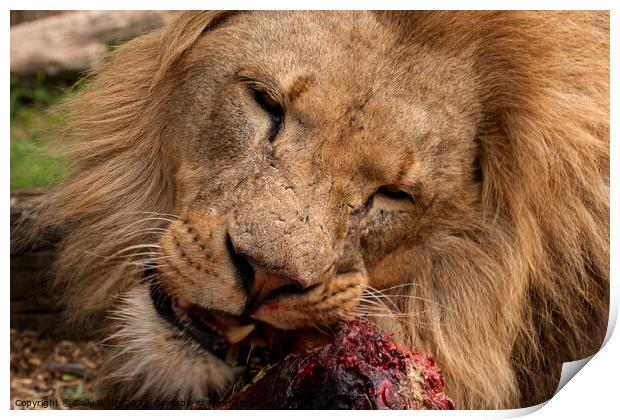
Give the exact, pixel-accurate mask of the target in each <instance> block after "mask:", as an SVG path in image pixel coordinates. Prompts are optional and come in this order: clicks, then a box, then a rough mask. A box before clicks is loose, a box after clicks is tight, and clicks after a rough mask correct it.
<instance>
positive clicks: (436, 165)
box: [153, 13, 477, 352]
mask: <svg viewBox="0 0 620 420" xmlns="http://www.w3.org/2000/svg"><path fill="white" fill-rule="evenodd" d="M434 58H435V59H436V62H435V63H439V62H440V60H441V57H434ZM415 61H416V60H415V58H414V57H413V56H412V51H411V50H407V49H406V48H403V47H402V46H400V45H399V39H398V38H397V37H396V35H395V34H393V33H390V32H389V31H388V30H387V29H386V28H385V27H381V26H380V25H379V24H378V23H377V22H376V20H375V19H373V18H372V17H371V16H369V15H367V14H354V15H352V14H326V15H323V14H316V13H310V14H299V13H287V14H281V13H273V14H268V15H264V14H257V15H249V16H237V17H233V18H231V19H230V20H229V21H228V22H226V23H224V24H222V26H221V27H219V28H216V29H215V30H214V31H213V32H211V33H209V34H206V35H204V37H203V39H201V40H200V41H198V42H197V44H196V45H195V46H194V47H193V48H192V49H191V51H189V53H188V55H187V57H185V58H184V60H183V63H182V66H183V67H184V68H185V69H186V71H187V72H188V74H189V75H190V77H187V79H186V80H183V81H182V82H181V85H180V86H179V87H178V92H177V94H176V98H178V106H177V107H176V108H175V118H174V126H173V129H172V130H171V131H172V133H173V138H171V139H170V141H173V142H174V144H175V147H176V150H177V154H178V161H179V168H178V172H177V177H178V178H177V179H178V180H177V189H176V208H175V209H174V213H175V214H176V215H177V216H178V217H177V218H175V220H174V221H172V222H171V223H170V224H169V225H167V226H166V227H165V229H166V231H165V233H163V234H162V235H161V239H160V241H159V243H158V245H159V253H160V255H159V258H160V259H159V261H158V264H157V275H155V278H154V280H153V282H154V283H156V284H157V286H161V288H162V289H163V290H165V294H166V295H167V296H170V297H172V306H173V308H172V311H171V313H172V315H171V316H173V317H176V318H184V317H185V316H186V315H190V316H191V315H195V314H197V313H198V312H200V314H201V319H202V320H203V321H204V322H203V323H202V324H201V325H198V326H197V325H196V324H195V323H194V324H192V325H191V326H188V327H187V328H188V329H189V330H190V332H191V334H190V335H191V336H192V337H193V338H194V339H196V338H197V339H198V340H199V341H201V342H202V343H203V344H205V347H206V349H207V350H212V351H214V352H217V351H218V350H221V347H225V346H224V345H223V343H222V341H224V340H223V339H225V338H226V336H231V335H232V336H234V337H235V340H236V339H238V338H239V337H238V335H239V334H243V332H248V333H249V331H251V328H252V327H250V326H249V325H251V323H252V322H255V321H256V320H260V321H263V322H266V323H269V324H272V325H273V326H276V327H278V328H281V329H297V328H303V327H313V326H319V327H322V326H327V325H330V324H333V323H334V322H336V321H338V320H340V319H346V318H348V317H351V316H353V315H355V314H356V308H357V306H358V303H359V302H360V297H361V296H362V294H363V293H364V290H365V289H366V288H367V287H368V286H370V287H372V288H374V289H385V288H389V287H392V286H397V285H399V284H401V283H406V282H408V281H409V280H408V279H407V278H406V277H403V271H402V268H403V267H408V266H409V265H410V264H411V261H410V258H411V253H410V252H407V251H411V250H412V248H414V247H416V246H424V244H423V243H424V242H432V238H429V237H428V236H429V234H431V233H429V228H432V229H431V230H432V231H433V232H437V231H438V230H439V229H440V226H441V225H442V223H445V222H446V219H449V218H450V214H449V213H447V212H449V209H447V207H446V206H445V205H443V203H446V202H448V203H450V202H452V203H453V202H467V203H473V202H475V197H476V193H477V186H476V183H475V179H474V172H475V171H474V144H473V136H474V129H473V126H474V124H473V121H472V110H471V107H475V104H473V103H457V104H455V105H454V108H452V109H446V107H445V106H443V105H439V104H437V101H438V100H439V99H438V98H437V95H443V94H445V95H449V92H450V91H451V90H456V89H457V86H456V84H458V83H459V80H455V78H454V76H453V75H450V74H437V72H438V70H439V69H438V68H436V67H434V66H433V62H431V63H428V61H429V60H428V59H426V60H425V61H426V64H425V65H424V66H417V65H416V64H415ZM351 69H355V73H354V74H351ZM428 74H434V75H435V77H434V78H433V80H437V82H439V84H440V85H441V88H440V90H438V89H437V88H436V87H435V86H429V85H428V80H429V77H428V76H427V75H428ZM458 88H459V89H468V88H470V87H468V86H466V85H459V86H458ZM431 89H432V93H431V91H430V90H431ZM461 211H462V209H461ZM438 214H441V219H442V220H437V217H438ZM156 296H160V295H159V294H157V295H156ZM161 310H162V311H164V312H165V308H162V309H161ZM184 322H185V321H183V320H180V321H179V324H180V325H181V326H182V328H183V325H185V324H184ZM239 331H241V332H239ZM205 335H207V336H208V337H205ZM211 336H213V337H211ZM210 345H212V347H213V348H210Z"/></svg>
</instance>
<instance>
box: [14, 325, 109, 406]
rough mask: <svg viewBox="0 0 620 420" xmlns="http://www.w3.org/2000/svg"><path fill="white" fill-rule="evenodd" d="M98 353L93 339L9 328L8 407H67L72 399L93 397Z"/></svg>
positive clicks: (98, 350)
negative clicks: (61, 336)
mask: <svg viewBox="0 0 620 420" xmlns="http://www.w3.org/2000/svg"><path fill="white" fill-rule="evenodd" d="M99 353H100V349H99V345H98V344H97V343H95V342H93V341H84V342H76V341H69V340H59V339H54V338H53V337H41V335H40V333H37V332H34V331H17V330H14V329H11V408H12V409H16V410H22V409H68V408H71V407H70V405H72V404H71V401H75V400H83V399H92V398H93V397H94V396H93V395H92V390H91V383H92V380H93V371H94V369H95V368H96V366H97V360H99ZM46 402H47V404H46ZM51 402H54V403H55V404H52V403H51Z"/></svg>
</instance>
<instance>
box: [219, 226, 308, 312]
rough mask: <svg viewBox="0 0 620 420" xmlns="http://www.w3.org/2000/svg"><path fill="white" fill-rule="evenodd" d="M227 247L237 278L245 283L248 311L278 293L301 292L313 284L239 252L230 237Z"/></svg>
mask: <svg viewBox="0 0 620 420" xmlns="http://www.w3.org/2000/svg"><path fill="white" fill-rule="evenodd" d="M227 247H228V252H229V253H230V256H231V260H232V262H233V264H234V266H235V269H236V272H237V273H236V274H237V275H236V277H237V280H238V281H239V282H240V283H241V284H242V285H243V288H244V289H245V291H246V293H247V295H248V298H249V299H248V305H247V308H246V311H248V312H251V311H252V310H253V309H255V308H258V307H259V306H260V305H261V304H262V303H263V302H264V301H265V300H267V299H270V298H272V297H274V296H276V295H281V294H286V293H299V292H301V291H303V290H304V289H306V288H308V287H310V286H311V285H312V282H311V281H310V279H306V280H304V279H301V278H293V277H291V276H287V275H285V274H283V270H277V269H273V268H270V266H269V264H268V263H266V262H263V261H260V260H258V259H256V258H254V257H252V256H249V255H247V254H245V253H241V252H238V251H237V250H236V249H235V247H234V246H233V244H232V241H231V240H230V237H228V238H227Z"/></svg>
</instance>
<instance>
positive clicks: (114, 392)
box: [97, 286, 239, 403]
mask: <svg viewBox="0 0 620 420" xmlns="http://www.w3.org/2000/svg"><path fill="white" fill-rule="evenodd" d="M111 319H112V323H113V326H112V327H113V328H114V332H113V333H112V334H111V335H110V336H109V337H108V340H107V343H106V346H105V347H106V349H108V352H107V354H106V355H105V360H104V362H103V364H102V368H101V374H100V380H99V383H98V384H97V391H98V394H99V395H102V396H106V397H114V398H127V399H143V400H149V402H150V403H154V402H155V401H156V400H159V402H160V403H161V402H166V401H168V402H174V401H176V400H187V399H192V400H201V401H204V400H208V399H209V396H210V395H213V393H214V392H215V393H217V392H221V391H223V390H225V389H226V388H228V387H229V386H230V385H231V384H232V382H233V381H234V379H235V378H236V376H237V375H238V373H239V372H238V371H237V369H235V368H232V367H230V366H229V365H227V364H226V363H224V362H223V361H222V360H220V359H219V358H217V357H215V356H213V355H211V354H209V353H208V352H207V351H206V350H204V349H203V348H202V347H200V345H199V344H197V343H195V342H194V341H192V340H191V339H188V338H187V337H186V336H185V335H183V333H182V332H181V331H179V330H178V329H177V328H176V327H174V326H172V325H170V324H169V323H168V321H166V320H164V319H162V318H161V317H160V316H159V314H158V313H157V312H156V310H155V308H154V307H153V305H152V302H151V299H150V297H149V293H148V287H146V286H144V287H139V288H136V289H134V290H132V291H131V292H129V293H128V294H127V295H126V297H125V299H124V302H123V304H122V305H121V307H120V308H119V309H118V310H116V312H114V314H113V315H112V317H111Z"/></svg>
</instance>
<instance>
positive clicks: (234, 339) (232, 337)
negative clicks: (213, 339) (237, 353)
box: [225, 324, 256, 344]
mask: <svg viewBox="0 0 620 420" xmlns="http://www.w3.org/2000/svg"><path fill="white" fill-rule="evenodd" d="M255 327H256V324H249V325H238V326H234V327H228V329H227V330H226V333H225V335H226V339H227V340H228V342H229V343H230V344H237V343H238V342H240V341H241V340H243V339H244V338H245V337H247V336H248V335H250V333H251V332H252V331H254V328H255Z"/></svg>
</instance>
